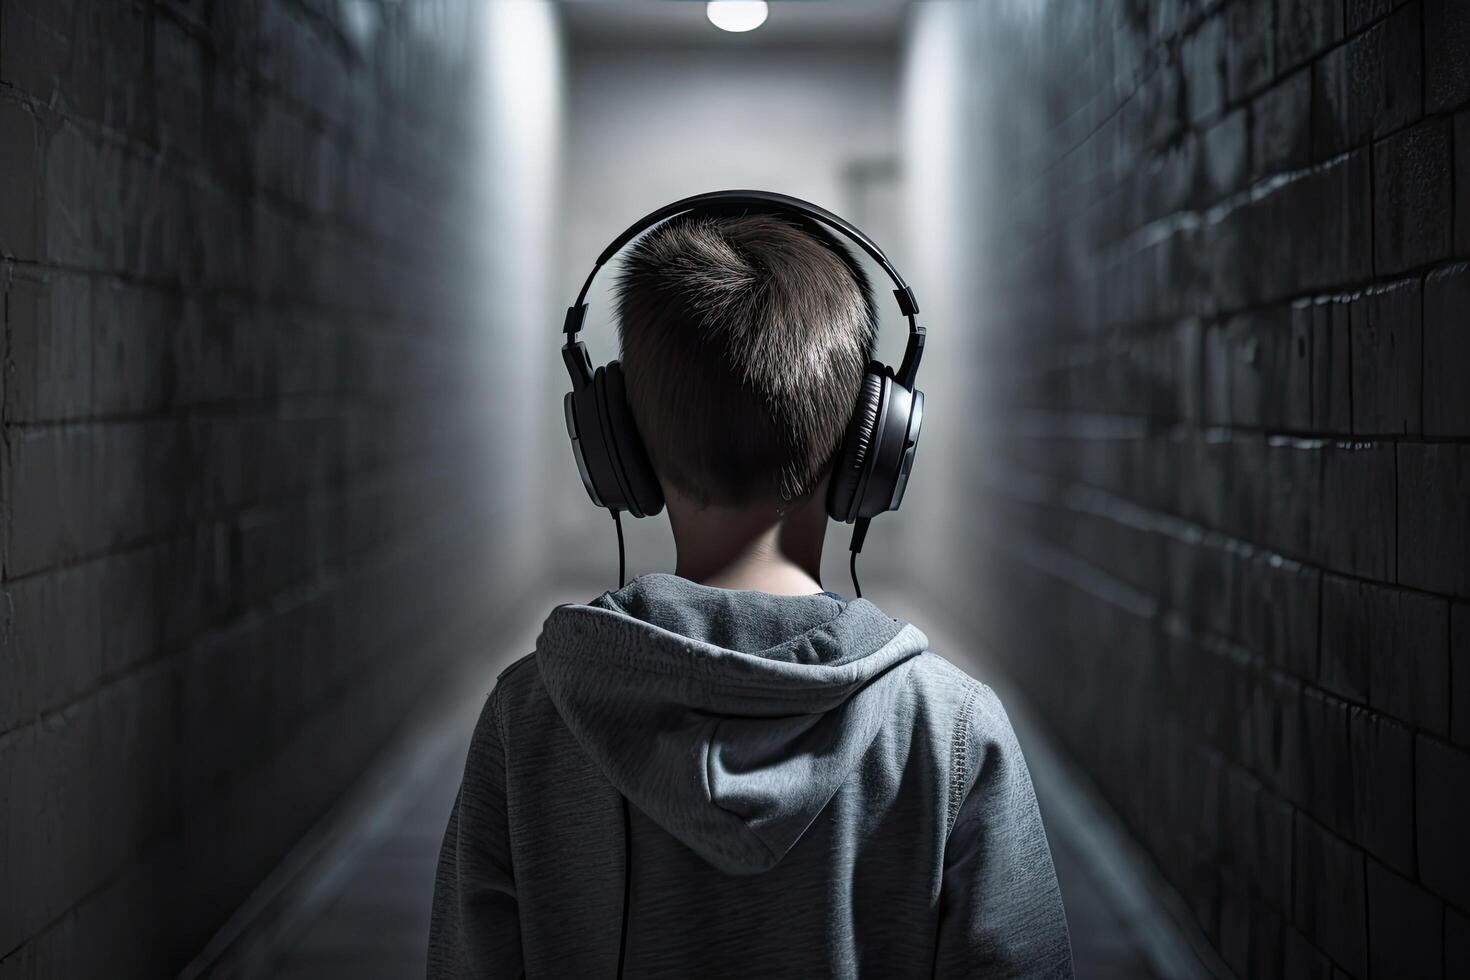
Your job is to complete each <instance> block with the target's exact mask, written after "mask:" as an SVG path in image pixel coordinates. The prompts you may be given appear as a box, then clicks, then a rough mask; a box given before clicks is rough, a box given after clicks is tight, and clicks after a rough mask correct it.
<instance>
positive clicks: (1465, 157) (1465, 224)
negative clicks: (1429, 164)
mask: <svg viewBox="0 0 1470 980" xmlns="http://www.w3.org/2000/svg"><path fill="white" fill-rule="evenodd" d="M1467 168H1470V109H1467V110H1465V111H1463V112H1461V113H1459V114H1458V115H1457V116H1455V181H1454V183H1455V254H1457V255H1470V180H1466V179H1465V171H1466V169H1467Z"/></svg>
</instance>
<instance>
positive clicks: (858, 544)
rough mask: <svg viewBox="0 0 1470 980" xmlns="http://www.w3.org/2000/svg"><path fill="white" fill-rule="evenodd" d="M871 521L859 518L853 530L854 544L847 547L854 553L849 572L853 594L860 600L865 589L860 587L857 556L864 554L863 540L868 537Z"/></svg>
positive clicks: (848, 568)
mask: <svg viewBox="0 0 1470 980" xmlns="http://www.w3.org/2000/svg"><path fill="white" fill-rule="evenodd" d="M869 520H871V518H867V517H859V518H858V519H857V523H856V524H854V525H853V529H852V544H850V545H848V546H847V550H849V551H851V552H852V559H851V560H850V561H848V563H847V572H848V574H849V575H851V576H852V591H853V594H854V595H855V596H856V597H857V598H859V599H861V598H862V597H863V587H862V586H861V585H858V577H857V556H858V555H860V554H862V550H863V539H864V538H866V537H867V536H868V521H869Z"/></svg>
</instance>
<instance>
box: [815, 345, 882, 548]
mask: <svg viewBox="0 0 1470 980" xmlns="http://www.w3.org/2000/svg"><path fill="white" fill-rule="evenodd" d="M889 384H891V382H890V381H889V379H888V378H887V376H885V375H883V374H881V373H879V372H877V371H875V370H873V369H872V368H871V367H870V368H869V369H868V371H867V372H866V373H865V374H864V375H863V383H862V387H861V388H859V389H858V397H857V403H856V404H855V405H854V406H853V410H852V418H850V419H849V420H848V423H847V433H846V435H844V436H843V437H842V446H841V447H840V448H839V449H838V450H837V459H836V462H834V463H833V465H832V476H831V482H830V483H829V484H828V486H827V516H829V517H831V518H832V519H833V520H834V521H840V522H841V523H843V524H848V523H851V522H852V521H853V520H855V519H856V518H857V517H858V514H857V505H858V503H859V501H860V496H861V493H862V489H863V484H864V483H865V482H866V478H867V474H868V471H869V470H870V469H871V464H872V462H873V456H874V453H875V451H876V449H877V447H876V446H875V445H874V441H875V439H876V438H877V434H878V429H879V423H880V421H881V417H882V415H883V409H884V403H885V401H886V400H887V398H886V394H887V392H886V390H885V389H886V388H887V386H888V385H889Z"/></svg>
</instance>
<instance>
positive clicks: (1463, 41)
mask: <svg viewBox="0 0 1470 980" xmlns="http://www.w3.org/2000/svg"><path fill="white" fill-rule="evenodd" d="M1424 36H1425V37H1426V38H1431V39H1433V41H1434V43H1432V44H1427V45H1425V50H1424V55H1425V66H1424V67H1425V79H1424V94H1425V99H1426V104H1425V108H1426V109H1427V110H1428V111H1430V112H1439V111H1442V110H1444V109H1453V108H1455V107H1457V106H1460V105H1462V104H1464V103H1465V102H1466V101H1467V100H1470V57H1467V56H1466V53H1465V52H1467V51H1470V9H1466V6H1465V4H1463V3H1456V2H1455V0H1425V4H1424Z"/></svg>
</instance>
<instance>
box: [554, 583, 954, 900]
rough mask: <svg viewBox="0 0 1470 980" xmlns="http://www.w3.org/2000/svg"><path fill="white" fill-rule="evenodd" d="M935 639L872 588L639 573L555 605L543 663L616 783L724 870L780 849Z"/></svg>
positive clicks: (760, 867) (747, 867)
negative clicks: (796, 591)
mask: <svg viewBox="0 0 1470 980" xmlns="http://www.w3.org/2000/svg"><path fill="white" fill-rule="evenodd" d="M926 646H927V640H926V638H925V637H924V634H923V633H921V632H919V630H917V629H916V628H914V627H913V626H911V625H908V624H906V623H901V622H899V621H898V620H895V619H891V618H889V617H888V616H886V615H884V614H883V613H882V612H881V611H880V610H879V609H878V608H877V607H876V606H874V605H873V604H872V603H870V602H867V601H865V600H863V599H854V600H845V599H843V598H841V597H839V596H836V595H834V594H832V593H826V592H824V593H820V594H817V595H804V596H777V595H768V594H766V593H763V592H746V591H739V590H734V589H718V588H713V587H711V586H704V585H698V584H696V583H694V582H690V581H689V580H687V579H682V578H679V577H677V576H674V575H665V574H656V575H644V576H641V577H639V578H637V579H634V580H633V581H632V582H631V583H629V584H628V585H627V586H626V587H625V588H623V589H621V590H619V591H617V592H609V593H605V594H604V595H602V596H601V597H599V598H598V599H596V600H595V601H593V602H592V603H591V604H589V605H565V606H559V607H557V609H555V610H554V611H553V612H552V614H551V616H550V617H549V618H548V619H547V620H546V623H545V625H544V626H543V627H542V632H541V636H540V637H539V639H538V640H537V643H536V659H537V662H538V664H539V667H540V671H541V675H542V679H543V683H544V684H545V686H546V691H547V694H548V695H549V696H550V698H551V701H552V703H553V705H555V707H556V710H557V713H558V714H559V715H560V716H561V719H562V721H563V722H565V723H566V725H567V728H568V729H569V730H570V731H571V732H572V735H573V736H574V737H575V738H576V739H577V741H578V743H579V744H580V745H581V746H582V748H583V749H584V750H585V751H586V752H587V754H588V755H589V756H590V757H591V758H592V759H593V761H594V762H595V763H596V764H597V765H598V767H599V768H600V769H601V770H602V772H603V774H604V775H605V776H606V777H607V779H608V780H609V781H610V782H611V783H612V784H613V786H614V787H615V788H616V789H617V790H618V791H619V792H620V793H622V794H623V795H624V796H626V797H627V798H628V800H629V802H630V803H632V804H633V805H634V806H636V807H637V808H638V809H639V810H641V811H642V812H643V813H644V814H646V815H647V816H648V817H649V818H650V819H651V820H653V821H654V822H655V823H657V824H658V825H659V826H661V827H662V828H663V829H664V830H666V831H668V832H669V833H670V834H672V835H673V836H674V837H676V838H678V839H679V840H680V841H682V842H683V843H684V844H686V845H687V846H688V847H690V848H691V849H693V850H694V851H695V852H696V853H698V854H699V855H700V856H702V857H703V858H704V859H705V860H706V861H708V862H709V863H710V864H712V865H714V866H715V867H717V868H719V869H721V870H722V871H726V872H729V873H732V874H754V873H757V872H761V871H765V870H767V869H769V868H772V867H774V866H775V865H776V864H777V863H778V862H779V861H780V860H781V859H782V857H784V856H785V854H786V852H787V851H789V850H790V849H791V847H792V845H794V844H795V843H796V842H797V841H798V840H799V839H800V838H801V835H802V834H803V833H805V831H806V829H807V828H808V827H809V826H811V823H812V821H813V820H814V819H815V818H816V816H817V814H818V813H819V812H821V810H822V808H823V807H824V806H826V805H827V802H828V801H829V800H830V799H831V798H832V795H833V794H834V793H836V792H837V788H838V787H839V786H841V785H842V783H843V781H844V780H846V779H847V777H848V775H849V774H850V773H851V772H852V770H853V768H854V767H855V766H856V765H857V764H858V762H859V761H860V760H861V759H862V757H863V755H864V754H865V753H866V751H867V749H868V747H869V745H871V744H872V742H873V739H874V737H875V736H876V735H877V734H878V731H879V729H880V728H881V727H882V725H883V724H884V722H885V721H886V720H887V719H888V718H889V717H890V716H891V714H892V712H891V708H892V704H893V701H894V698H895V697H896V696H897V694H898V692H899V691H900V690H901V689H902V687H903V684H904V680H905V678H906V677H907V675H908V670H909V667H910V666H911V662H912V660H913V658H914V657H915V656H917V655H918V654H919V653H922V652H923V651H924V649H925V648H926Z"/></svg>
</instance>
